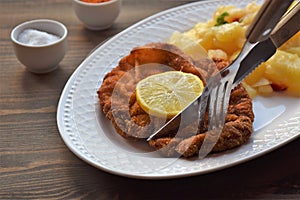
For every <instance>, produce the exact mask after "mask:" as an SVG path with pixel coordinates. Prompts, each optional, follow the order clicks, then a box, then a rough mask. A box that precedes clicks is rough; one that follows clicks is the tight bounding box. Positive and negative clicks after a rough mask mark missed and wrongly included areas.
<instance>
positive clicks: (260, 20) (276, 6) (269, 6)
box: [246, 0, 293, 43]
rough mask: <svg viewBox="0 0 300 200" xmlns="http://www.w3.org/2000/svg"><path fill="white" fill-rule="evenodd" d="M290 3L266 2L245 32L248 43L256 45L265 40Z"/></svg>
mask: <svg viewBox="0 0 300 200" xmlns="http://www.w3.org/2000/svg"><path fill="white" fill-rule="evenodd" d="M292 1H293V0H266V1H265V2H264V4H263V5H262V7H261V8H260V10H259V11H258V13H257V15H256V16H255V18H254V20H253V22H252V23H251V24H250V26H249V28H248V30H247V32H246V38H247V39H248V41H249V42H250V43H256V42H260V41H263V40H265V39H267V38H268V37H269V36H270V34H271V32H272V30H273V28H274V27H275V26H276V24H277V23H278V22H279V20H280V18H281V17H282V15H283V14H284V13H285V12H286V11H287V9H288V7H289V5H291V3H292Z"/></svg>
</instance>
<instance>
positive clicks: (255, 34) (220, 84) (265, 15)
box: [198, 0, 292, 158]
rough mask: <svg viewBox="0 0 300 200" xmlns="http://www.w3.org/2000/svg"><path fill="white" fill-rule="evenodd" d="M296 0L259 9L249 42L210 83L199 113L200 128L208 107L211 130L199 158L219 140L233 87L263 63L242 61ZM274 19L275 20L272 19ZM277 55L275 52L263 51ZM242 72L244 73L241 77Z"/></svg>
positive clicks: (278, 1) (275, 0)
mask: <svg viewBox="0 0 300 200" xmlns="http://www.w3.org/2000/svg"><path fill="white" fill-rule="evenodd" d="M291 3H292V1H282V0H272V1H271V0H267V1H265V3H264V4H263V6H262V7H261V9H260V10H259V12H258V14H257V15H256V17H255V19H254V21H253V22H252V24H251V25H250V27H249V28H248V30H247V32H246V42H245V44H244V46H243V48H242V51H241V53H240V54H239V55H238V57H237V58H236V59H235V60H234V61H233V63H232V64H231V65H230V66H228V67H227V68H225V69H223V70H221V71H220V72H219V73H218V74H217V75H215V76H214V77H212V78H211V79H209V80H208V82H207V87H206V88H205V90H204V92H203V93H202V95H201V101H200V103H199V109H198V116H199V121H198V122H199V125H198V129H200V128H201V127H202V126H203V124H204V117H205V112H206V111H207V110H208V122H209V123H208V132H207V134H206V137H205V138H204V141H203V143H202V145H201V148H200V150H199V154H198V157H199V158H204V157H205V156H206V155H207V154H208V153H209V152H211V150H212V148H213V147H214V146H215V144H216V143H217V141H218V138H219V137H220V135H221V133H222V129H223V126H224V124H225V117H226V114H227V109H228V104H229V99H230V94H231V90H232V89H233V88H235V87H236V86H237V85H238V84H239V83H240V82H241V81H242V80H243V78H244V77H245V76H246V75H247V74H249V73H251V71H253V70H254V69H255V68H256V67H257V66H258V65H259V64H260V63H256V64H255V66H253V67H250V66H249V68H248V69H240V67H241V65H240V63H241V62H243V60H244V59H245V57H246V56H247V55H248V54H249V53H250V52H251V51H252V50H254V49H255V47H256V46H257V44H258V43H259V42H262V41H264V40H266V39H267V38H268V37H269V35H270V34H271V32H272V30H273V28H274V27H275V26H276V24H277V23H278V22H279V20H280V18H281V17H282V15H283V14H284V13H285V12H286V10H287V8H288V6H289V5H290V4H291ZM270 19H272V20H270ZM263 53H267V54H270V56H271V55H273V53H274V52H268V51H267V52H263ZM240 72H242V73H244V74H243V76H239V74H240Z"/></svg>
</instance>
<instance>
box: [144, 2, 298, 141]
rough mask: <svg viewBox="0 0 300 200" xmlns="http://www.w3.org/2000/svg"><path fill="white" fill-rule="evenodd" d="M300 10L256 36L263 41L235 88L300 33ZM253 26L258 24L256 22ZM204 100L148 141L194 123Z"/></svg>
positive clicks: (249, 56) (243, 66)
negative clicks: (260, 35) (261, 35)
mask: <svg viewBox="0 0 300 200" xmlns="http://www.w3.org/2000/svg"><path fill="white" fill-rule="evenodd" d="M290 2H291V1H290ZM268 3H270V1H269V2H266V3H265V4H264V5H263V6H266V5H267V4H268ZM299 9H300V2H297V3H296V5H295V6H293V8H291V9H290V11H288V12H287V13H286V14H285V15H284V16H283V17H282V18H281V20H280V22H279V23H278V24H277V25H276V27H275V28H274V29H273V31H272V32H271V34H270V33H268V34H267V35H265V36H264V37H260V38H259V37H258V36H257V35H255V36H254V37H256V38H259V39H260V40H262V41H261V42H257V43H256V45H255V46H254V47H253V48H252V49H251V50H250V52H249V53H248V54H247V56H246V57H245V58H244V59H243V60H242V61H241V63H240V68H239V70H238V71H237V74H236V76H235V78H234V81H233V87H234V86H236V85H238V84H239V83H240V82H241V81H242V80H243V79H244V78H245V77H246V76H247V75H248V74H250V73H251V72H252V71H253V70H254V69H255V68H256V67H257V66H258V65H260V64H261V63H262V62H264V61H266V60H268V59H269V58H270V57H271V56H272V55H273V54H274V53H275V52H276V49H277V48H278V47H280V46H281V45H282V44H283V43H284V42H286V41H287V40H288V39H289V38H290V37H292V36H293V35H294V34H295V33H297V32H298V31H299V28H300V24H299V23H298V22H299V20H300V12H299ZM269 13H270V11H269ZM262 15H263V13H258V17H257V18H259V17H261V16H262ZM280 16H282V15H280ZM278 20H279V19H278ZM277 22H278V21H277ZM273 23H274V21H273ZM252 24H256V22H254V23H252ZM273 26H274V24H273ZM261 27H262V26H261ZM264 29H265V30H269V27H264ZM247 34H252V36H253V34H256V33H251V32H248V33H247ZM265 38H266V39H265ZM226 70H228V68H225V69H224V70H222V71H220V74H221V76H226V74H228V73H227V71H226ZM206 89H207V88H206V87H205V89H204V90H206ZM202 94H206V92H205V91H203V93H202ZM202 98H205V97H203V96H200V97H198V98H197V99H196V100H194V101H193V102H192V103H191V104H190V105H189V106H187V107H186V108H185V109H184V110H183V111H182V112H181V113H179V114H177V115H176V116H175V117H173V118H172V119H171V120H170V121H168V122H167V123H166V124H165V125H164V126H163V127H161V128H160V129H159V130H158V131H156V132H155V133H154V134H152V135H150V137H148V139H147V141H149V140H151V139H154V138H156V137H159V136H161V135H164V134H165V133H168V132H169V131H170V130H172V131H178V129H179V128H180V126H185V125H186V124H189V123H191V122H192V121H194V120H195V119H196V118H197V117H198V114H199V113H197V112H196V111H197V110H198V108H199V105H200V103H201V99H202ZM205 111H206V106H204V107H202V108H201V110H200V112H205ZM181 119H184V120H181ZM199 124H200V125H199V127H198V128H200V129H201V125H202V124H203V122H199ZM176 125H177V126H176ZM174 127H175V128H174Z"/></svg>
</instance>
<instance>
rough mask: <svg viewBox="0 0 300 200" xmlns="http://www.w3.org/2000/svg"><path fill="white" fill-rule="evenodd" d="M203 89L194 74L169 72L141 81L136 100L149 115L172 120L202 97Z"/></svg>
mask: <svg viewBox="0 0 300 200" xmlns="http://www.w3.org/2000/svg"><path fill="white" fill-rule="evenodd" d="M203 88H204V85H203V82H202V81H201V79H200V78H199V77H198V76H196V75H194V74H191V73H185V72H181V71H168V72H164V73H160V74H155V75H152V76H149V77H147V78H145V79H142V80H141V81H139V82H138V84H137V86H136V99H137V102H138V103H139V105H140V106H141V107H142V109H143V110H144V111H146V112H147V113H148V114H150V115H153V116H157V117H167V118H171V117H173V116H175V115H176V114H178V113H179V112H180V111H181V110H183V109H184V108H185V107H186V106H188V105H189V104H190V103H192V102H193V101H194V100H195V99H196V98H197V97H198V96H199V95H201V93H202V91H203Z"/></svg>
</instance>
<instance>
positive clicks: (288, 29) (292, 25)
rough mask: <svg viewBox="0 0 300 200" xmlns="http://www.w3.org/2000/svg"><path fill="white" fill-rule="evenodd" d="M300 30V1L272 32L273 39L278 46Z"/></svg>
mask: <svg viewBox="0 0 300 200" xmlns="http://www.w3.org/2000/svg"><path fill="white" fill-rule="evenodd" d="M299 30H300V1H298V2H297V3H296V4H295V5H294V6H293V7H292V8H291V9H290V10H289V11H288V12H287V13H286V14H285V15H284V16H283V17H282V18H281V20H280V22H279V23H278V24H277V25H276V27H275V28H274V30H273V31H272V33H271V39H272V41H273V43H274V44H275V46H276V47H277V48H278V47H280V46H281V45H282V44H283V43H285V42H286V41H287V40H288V39H289V38H291V37H292V36H293V35H294V34H296V33H297V32H298V31H299Z"/></svg>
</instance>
